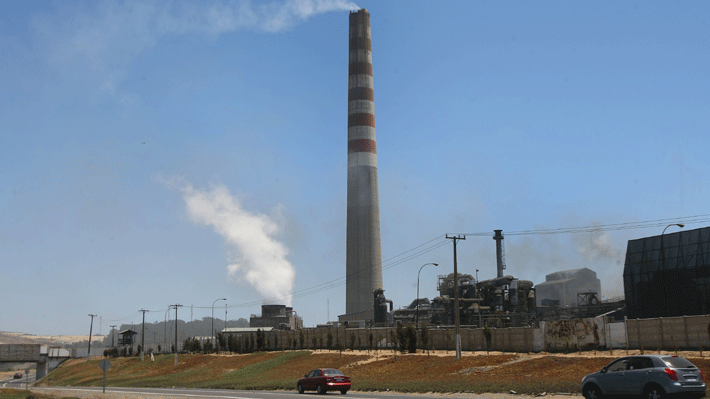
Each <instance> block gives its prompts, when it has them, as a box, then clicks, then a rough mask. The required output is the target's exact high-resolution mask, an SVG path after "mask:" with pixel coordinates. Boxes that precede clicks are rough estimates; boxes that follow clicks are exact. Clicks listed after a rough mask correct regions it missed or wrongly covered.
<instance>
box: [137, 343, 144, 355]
mask: <svg viewBox="0 0 710 399" xmlns="http://www.w3.org/2000/svg"><path fill="white" fill-rule="evenodd" d="M141 351H143V347H142V346H140V345H138V350H137V351H136V355H140V354H141Z"/></svg>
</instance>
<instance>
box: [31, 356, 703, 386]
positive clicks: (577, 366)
mask: <svg viewBox="0 0 710 399" xmlns="http://www.w3.org/2000/svg"><path fill="white" fill-rule="evenodd" d="M619 356H621V354H619ZM615 357H616V356H614V357H609V356H605V357H593V356H590V357H586V356H584V355H581V356H577V355H526V354H523V355H518V354H500V353H499V354H491V355H486V354H480V355H467V356H464V357H463V358H462V359H461V360H458V361H456V359H455V356H454V355H453V354H448V355H445V356H431V357H429V356H427V355H425V354H416V355H413V354H410V355H398V356H396V357H394V356H393V355H392V354H391V352H390V353H389V354H388V355H383V354H381V353H380V354H378V355H377V357H376V355H375V354H374V353H373V354H367V353H365V352H362V353H357V352H356V353H343V354H342V355H340V354H338V353H312V352H310V351H294V352H261V353H254V354H250V355H180V356H179V358H178V365H177V366H175V365H174V357H173V356H172V355H162V356H156V358H155V362H150V361H149V360H146V361H145V362H141V361H140V358H136V357H134V358H116V359H110V360H111V363H112V364H113V366H112V367H111V369H109V371H108V373H107V386H114V387H193V388H226V389H240V390H241V389H259V390H295V385H296V380H297V379H298V378H300V377H301V376H303V374H305V373H307V372H308V371H310V370H311V369H314V368H317V367H335V368H339V369H341V370H343V372H345V373H346V374H347V375H349V376H350V377H351V378H352V380H353V390H357V391H386V390H390V391H398V392H474V393H484V392H508V391H510V390H514V391H516V392H517V393H525V394H534V393H542V392H579V391H580V390H581V386H580V382H581V380H582V377H583V376H585V375H586V374H588V373H590V372H593V371H596V370H599V369H600V368H601V367H602V366H604V365H606V364H608V363H609V362H610V361H611V360H613V359H614V358H615ZM690 360H691V361H692V362H693V363H695V364H696V365H697V366H698V367H700V368H701V369H702V370H703V373H704V374H705V375H710V374H709V373H710V360H708V359H705V358H690ZM98 362H99V360H92V361H90V362H87V361H86V360H81V359H77V360H71V361H68V362H65V363H64V364H63V365H62V366H60V367H59V368H58V369H57V370H55V371H53V372H52V373H50V374H49V375H48V376H47V377H45V378H44V379H42V380H41V381H40V382H39V384H41V385H45V384H46V385H57V386H70V385H74V386H101V385H102V383H103V373H102V371H101V370H100V369H99V367H98Z"/></svg>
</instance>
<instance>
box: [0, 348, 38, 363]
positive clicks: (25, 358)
mask: <svg viewBox="0 0 710 399" xmlns="http://www.w3.org/2000/svg"><path fill="white" fill-rule="evenodd" d="M41 346H42V345H39V344H31V345H0V362H36V361H38V360H39V352H40V348H41Z"/></svg>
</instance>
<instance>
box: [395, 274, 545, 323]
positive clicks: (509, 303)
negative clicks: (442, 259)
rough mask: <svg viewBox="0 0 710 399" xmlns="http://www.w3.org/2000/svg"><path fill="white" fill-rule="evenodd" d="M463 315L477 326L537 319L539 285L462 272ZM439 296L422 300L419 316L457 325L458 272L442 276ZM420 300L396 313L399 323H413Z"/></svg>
mask: <svg viewBox="0 0 710 399" xmlns="http://www.w3.org/2000/svg"><path fill="white" fill-rule="evenodd" d="M458 284H459V287H458V288H459V309H460V310H459V314H460V317H461V325H465V326H475V327H485V326H491V327H517V326H523V325H528V324H529V323H530V322H531V320H533V319H534V318H535V315H536V311H535V309H536V307H535V288H533V283H532V281H528V280H519V279H517V278H515V277H513V276H503V277H500V278H494V279H491V280H485V281H476V280H475V279H474V278H473V276H472V275H470V274H459V276H458ZM437 290H438V291H439V296H437V297H436V298H434V299H432V300H431V301H429V299H427V298H423V299H420V300H419V319H420V320H425V321H427V323H428V324H433V325H453V324H454V274H453V273H451V274H449V275H447V276H439V282H438V284H437ZM416 306H417V301H416V300H415V301H414V302H412V303H411V304H410V305H409V306H408V307H407V308H406V309H397V310H395V311H394V312H393V319H394V321H395V322H397V321H401V322H403V323H408V322H413V321H414V315H415V312H416Z"/></svg>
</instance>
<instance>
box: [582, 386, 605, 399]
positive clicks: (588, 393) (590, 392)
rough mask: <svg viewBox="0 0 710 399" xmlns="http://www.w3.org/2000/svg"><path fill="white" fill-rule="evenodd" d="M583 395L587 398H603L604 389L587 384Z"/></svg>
mask: <svg viewBox="0 0 710 399" xmlns="http://www.w3.org/2000/svg"><path fill="white" fill-rule="evenodd" d="M582 393H583V395H584V397H585V398H587V399H601V398H602V391H601V390H599V387H597V386H596V385H587V386H586V387H584V390H583V392H582Z"/></svg>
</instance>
